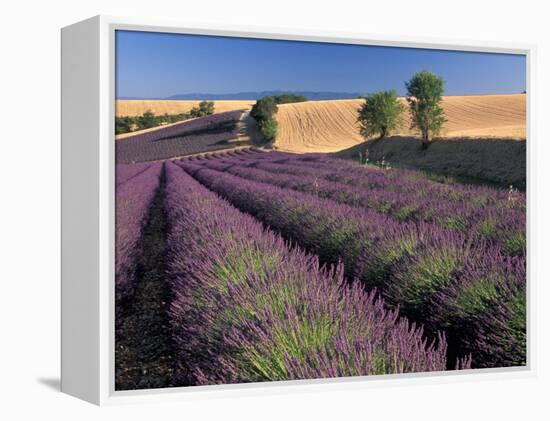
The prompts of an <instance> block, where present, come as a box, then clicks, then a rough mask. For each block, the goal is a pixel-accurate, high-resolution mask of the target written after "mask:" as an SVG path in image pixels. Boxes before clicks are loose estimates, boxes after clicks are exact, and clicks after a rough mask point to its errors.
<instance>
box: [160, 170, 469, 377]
mask: <svg viewBox="0 0 550 421" xmlns="http://www.w3.org/2000/svg"><path fill="white" fill-rule="evenodd" d="M165 168H166V181H167V182H166V211H167V218H168V219H167V221H168V240H167V250H168V254H167V265H168V270H169V273H168V279H169V282H170V285H171V290H172V296H173V297H172V301H171V306H170V317H171V325H172V331H173V335H174V338H175V343H176V349H177V353H178V355H177V361H178V364H179V369H180V370H179V376H181V378H180V381H179V383H181V384H215V383H234V382H250V381H264V380H286V379H306V378H307V379H310V378H320V377H337V376H356V375H370V374H386V373H403V372H419V371H433V370H444V369H445V368H446V358H445V350H446V343H445V339H444V338H443V337H440V338H439V341H438V342H437V344H435V343H433V344H428V343H427V340H426V339H425V338H423V335H422V330H421V329H419V328H417V327H415V326H414V325H411V324H409V323H408V322H407V321H406V320H405V319H400V318H398V313H397V311H395V310H394V311H391V310H390V311H388V310H386V309H385V308H384V303H383V302H382V300H381V299H379V298H377V297H376V296H375V294H374V293H370V294H369V293H366V292H364V290H363V289H362V288H361V287H360V285H359V284H358V283H352V284H351V285H349V284H345V283H344V280H343V274H342V270H341V267H339V268H328V267H320V266H319V262H318V259H317V258H316V257H313V256H310V255H307V254H305V253H304V252H303V251H301V250H300V249H298V248H295V247H292V248H291V247H290V246H289V245H288V244H287V243H285V242H284V241H283V239H282V238H281V237H280V236H278V235H276V234H275V233H273V232H272V231H270V230H266V229H265V228H264V227H263V225H262V224H261V223H260V222H259V221H257V220H256V219H254V218H253V217H251V216H249V215H247V214H244V213H241V212H240V211H238V210H237V209H236V208H234V207H233V206H232V205H231V204H230V203H228V202H227V201H225V200H223V199H221V198H220V197H219V196H218V195H216V194H215V193H213V192H212V191H209V190H208V189H206V188H205V187H204V186H202V185H200V184H199V183H198V182H197V181H195V180H193V178H191V177H190V176H189V175H188V174H186V173H185V172H184V171H183V170H182V169H181V168H180V167H178V166H177V165H175V164H172V163H167V164H166V167H165ZM459 366H461V367H468V366H469V362H468V361H462V362H461V363H460V364H459Z"/></svg>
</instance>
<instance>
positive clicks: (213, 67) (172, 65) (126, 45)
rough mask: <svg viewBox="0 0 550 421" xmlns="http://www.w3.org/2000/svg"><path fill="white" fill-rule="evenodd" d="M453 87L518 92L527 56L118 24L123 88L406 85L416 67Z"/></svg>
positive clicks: (158, 93) (177, 90) (143, 92)
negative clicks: (174, 31)
mask: <svg viewBox="0 0 550 421" xmlns="http://www.w3.org/2000/svg"><path fill="white" fill-rule="evenodd" d="M420 70H431V71H433V72H435V73H437V74H439V75H440V76H442V77H443V78H444V80H445V83H446V85H445V86H446V94H448V95H466V94H499V93H517V92H522V91H524V90H525V89H526V88H525V86H526V61H525V56H522V55H510V54H489V53H471V52H456V51H444V50H426V49H415V48H394V47H376V46H364V45H343V44H329V43H312V42H297V41H279V40H265V39H246V38H230V37H214V36H197V35H182V34H163V33H154V32H137V31H117V34H116V91H117V92H116V95H117V98H118V97H143V98H164V97H167V96H171V95H175V94H186V93H197V92H198V93H235V92H243V91H266V90H285V91H336V92H359V93H361V94H365V93H368V92H374V91H377V90H383V89H396V90H397V91H398V93H399V94H400V95H402V94H404V92H405V84H404V82H405V81H406V80H408V79H409V78H410V77H411V76H412V75H413V74H414V73H415V72H417V71H420Z"/></svg>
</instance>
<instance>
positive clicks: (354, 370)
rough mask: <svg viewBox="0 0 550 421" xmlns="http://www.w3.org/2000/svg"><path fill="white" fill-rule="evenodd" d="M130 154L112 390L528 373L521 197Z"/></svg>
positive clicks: (399, 173)
mask: <svg viewBox="0 0 550 421" xmlns="http://www.w3.org/2000/svg"><path fill="white" fill-rule="evenodd" d="M226 114H228V113H226ZM224 121H225V120H224ZM228 121H230V120H228ZM174 127H177V126H174ZM181 130H182V128H181V127H180V128H175V129H174V136H176V137H177V136H183V134H182V131H181ZM185 130H190V132H187V133H188V134H189V133H191V135H193V136H200V135H201V134H200V133H199V134H197V133H193V130H192V128H189V127H187V128H186V129H185ZM153 133H154V132H153ZM153 133H151V134H148V135H147V138H144V139H145V140H140V141H139V142H141V143H143V145H152V146H143V148H149V147H151V148H155V147H156V143H155V142H157V140H158V139H157V140H155V138H154V136H155V135H154V134H153ZM183 133H185V132H183ZM144 136H145V135H144ZM208 136H210V137H212V136H214V137H215V136H217V135H213V134H212V133H210V134H209V135H208ZM216 139H217V137H216ZM211 141H213V140H212V139H211V140H208V142H211ZM179 143H180V144H184V143H185V142H183V143H182V142H179ZM120 145H123V143H120ZM140 148H141V146H140ZM143 150H145V149H143ZM159 151H160V149H159ZM118 152H120V154H121V159H120V162H126V163H125V164H123V163H120V164H117V177H116V178H117V180H116V183H117V187H116V202H117V204H116V283H115V284H116V294H115V295H116V299H117V317H116V319H117V320H116V353H115V354H116V366H117V367H116V388H117V390H124V389H142V388H154V387H170V386H191V385H208V384H227V383H243V382H261V381H277V380H295V379H316V378H327V377H348V376H365V375H385V374H395V373H414V372H429V371H443V370H457V369H458V370H462V369H477V368H492V367H510V366H521V365H525V364H526V196H525V193H523V192H520V191H517V190H515V189H506V188H501V189H498V188H493V187H486V186H479V185H476V186H474V185H466V184H460V183H458V182H451V183H441V182H436V181H433V180H430V179H429V178H428V177H427V176H426V175H425V174H423V173H421V172H417V171H413V170H404V169H388V168H380V167H375V166H366V165H358V164H355V163H353V162H351V161H345V160H340V159H336V158H332V157H330V156H329V155H323V154H292V153H283V152H264V151H260V150H255V149H247V150H239V151H233V152H225V153H214V154H208V155H204V156H200V157H199V156H191V157H187V158H183V159H179V160H175V161H166V162H164V163H141V164H128V162H133V161H139V160H140V159H139V157H140V153H141V152H140V149H139V148H137V147H136V149H131V148H130V147H128V149H127V150H125V151H122V150H121V151H118V150H117V153H118ZM171 153H172V152H171ZM158 158H159V159H160V158H162V153H161V152H159V155H158Z"/></svg>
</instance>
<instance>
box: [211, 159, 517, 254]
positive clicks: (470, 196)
mask: <svg viewBox="0 0 550 421" xmlns="http://www.w3.org/2000/svg"><path fill="white" fill-rule="evenodd" d="M258 157H261V159H258ZM201 164H202V165H206V166H207V167H209V168H212V169H216V170H219V171H225V172H229V173H231V174H233V175H237V176H240V177H243V178H246V179H252V180H255V181H261V182H263V183H269V184H273V185H277V186H279V187H283V188H290V189H293V190H298V191H303V192H307V193H312V194H315V195H317V196H320V197H327V198H330V199H332V200H335V201H337V202H339V203H345V204H349V205H352V206H359V207H367V208H371V209H374V210H376V211H378V212H381V213H384V214H387V215H390V216H392V217H393V218H395V219H397V220H399V221H414V222H427V223H433V224H436V225H438V226H440V227H443V228H445V229H451V230H456V231H461V232H468V233H470V234H471V235H472V236H473V237H476V238H479V239H483V240H487V241H488V242H490V243H495V244H498V245H499V246H500V247H501V249H502V251H503V253H504V254H507V255H524V254H525V246H526V239H525V195H524V194H522V193H520V192H517V191H512V192H502V191H499V190H496V189H492V188H487V187H475V186H462V185H452V186H451V185H443V184H440V183H435V182H432V181H429V180H427V179H423V178H419V177H418V172H415V171H407V170H405V171H404V170H398V171H386V170H382V169H378V168H368V167H367V168H365V167H361V166H357V165H350V164H349V163H347V162H345V161H344V162H341V160H336V159H330V158H326V157H320V156H311V155H306V156H300V155H293V156H292V155H291V154H283V153H269V154H265V153H264V154H257V153H256V154H254V153H252V154H251V153H230V154H226V155H225V156H219V157H215V158H212V157H210V159H209V160H207V161H205V162H204V163H201ZM401 172H403V174H402V176H399V173H401Z"/></svg>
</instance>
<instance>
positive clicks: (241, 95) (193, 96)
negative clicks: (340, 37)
mask: <svg viewBox="0 0 550 421" xmlns="http://www.w3.org/2000/svg"><path fill="white" fill-rule="evenodd" d="M281 94H295V95H302V96H305V97H306V98H307V99H308V100H310V101H321V100H330V99H351V98H358V97H359V96H361V94H360V93H358V92H329V91H326V92H323V91H319V92H318V91H283V90H280V91H261V92H257V91H251V92H235V93H231V94H203V93H190V94H178V95H172V96H169V97H166V98H137V97H121V98H118V99H134V100H137V99H164V100H187V101H190V100H247V99H252V100H255V99H260V98H262V97H264V96H270V95H281Z"/></svg>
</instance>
